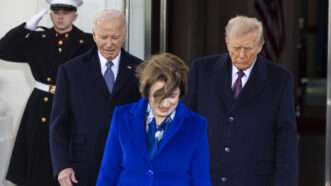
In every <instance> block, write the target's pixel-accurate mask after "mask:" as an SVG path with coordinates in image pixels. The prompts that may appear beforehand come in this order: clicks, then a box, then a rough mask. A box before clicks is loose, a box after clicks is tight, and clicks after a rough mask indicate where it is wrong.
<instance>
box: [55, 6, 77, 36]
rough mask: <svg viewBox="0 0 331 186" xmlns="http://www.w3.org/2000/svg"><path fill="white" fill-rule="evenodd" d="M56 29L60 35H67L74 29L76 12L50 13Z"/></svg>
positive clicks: (59, 11) (60, 11) (58, 11)
mask: <svg viewBox="0 0 331 186" xmlns="http://www.w3.org/2000/svg"><path fill="white" fill-rule="evenodd" d="M50 16H51V20H52V22H53V25H54V29H55V30H56V31H57V32H59V33H65V32H68V31H70V30H71V29H72V23H73V22H74V21H75V20H76V18H77V13H76V12H75V11H67V10H55V11H51V13H50Z"/></svg>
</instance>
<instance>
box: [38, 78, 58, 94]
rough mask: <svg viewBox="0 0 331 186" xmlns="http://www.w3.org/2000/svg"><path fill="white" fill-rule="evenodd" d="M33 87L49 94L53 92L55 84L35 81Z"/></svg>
mask: <svg viewBox="0 0 331 186" xmlns="http://www.w3.org/2000/svg"><path fill="white" fill-rule="evenodd" d="M34 87H35V88H36V89H38V90H42V91H44V92H49V93H51V94H54V93H55V89H56V86H55V85H48V84H45V83H41V82H39V81H36V83H35V85H34Z"/></svg>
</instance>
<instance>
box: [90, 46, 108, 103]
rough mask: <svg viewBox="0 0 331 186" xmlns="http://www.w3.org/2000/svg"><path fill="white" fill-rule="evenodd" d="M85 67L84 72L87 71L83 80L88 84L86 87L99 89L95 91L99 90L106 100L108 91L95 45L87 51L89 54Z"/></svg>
mask: <svg viewBox="0 0 331 186" xmlns="http://www.w3.org/2000/svg"><path fill="white" fill-rule="evenodd" d="M86 68H87V70H86V72H89V73H87V74H85V77H86V78H85V82H86V83H89V85H90V86H88V87H94V89H97V90H100V91H96V92H100V94H101V96H102V97H104V98H105V99H106V100H108V98H109V92H108V89H107V85H106V82H105V80H104V78H103V76H102V73H101V67H100V60H99V57H98V55H97V49H96V47H94V48H92V49H91V50H90V51H89V55H88V56H87V59H86Z"/></svg>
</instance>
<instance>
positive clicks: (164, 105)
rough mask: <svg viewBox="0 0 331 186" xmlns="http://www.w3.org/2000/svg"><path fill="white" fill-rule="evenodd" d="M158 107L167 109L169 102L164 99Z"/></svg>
mask: <svg viewBox="0 0 331 186" xmlns="http://www.w3.org/2000/svg"><path fill="white" fill-rule="evenodd" d="M160 106H161V107H169V106H171V101H170V100H169V99H167V98H166V99H164V100H162V101H161V103H160Z"/></svg>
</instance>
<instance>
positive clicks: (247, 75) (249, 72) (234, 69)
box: [232, 59, 256, 78]
mask: <svg viewBox="0 0 331 186" xmlns="http://www.w3.org/2000/svg"><path fill="white" fill-rule="evenodd" d="M255 62H256V59H255V60H254V62H253V63H252V65H251V66H250V67H249V68H248V69H246V70H244V71H243V72H244V73H245V75H244V76H243V77H247V78H248V77H249V76H250V74H251V72H252V69H253V67H254V65H255ZM238 71H239V69H238V68H237V67H236V66H234V65H232V77H237V72H238Z"/></svg>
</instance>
